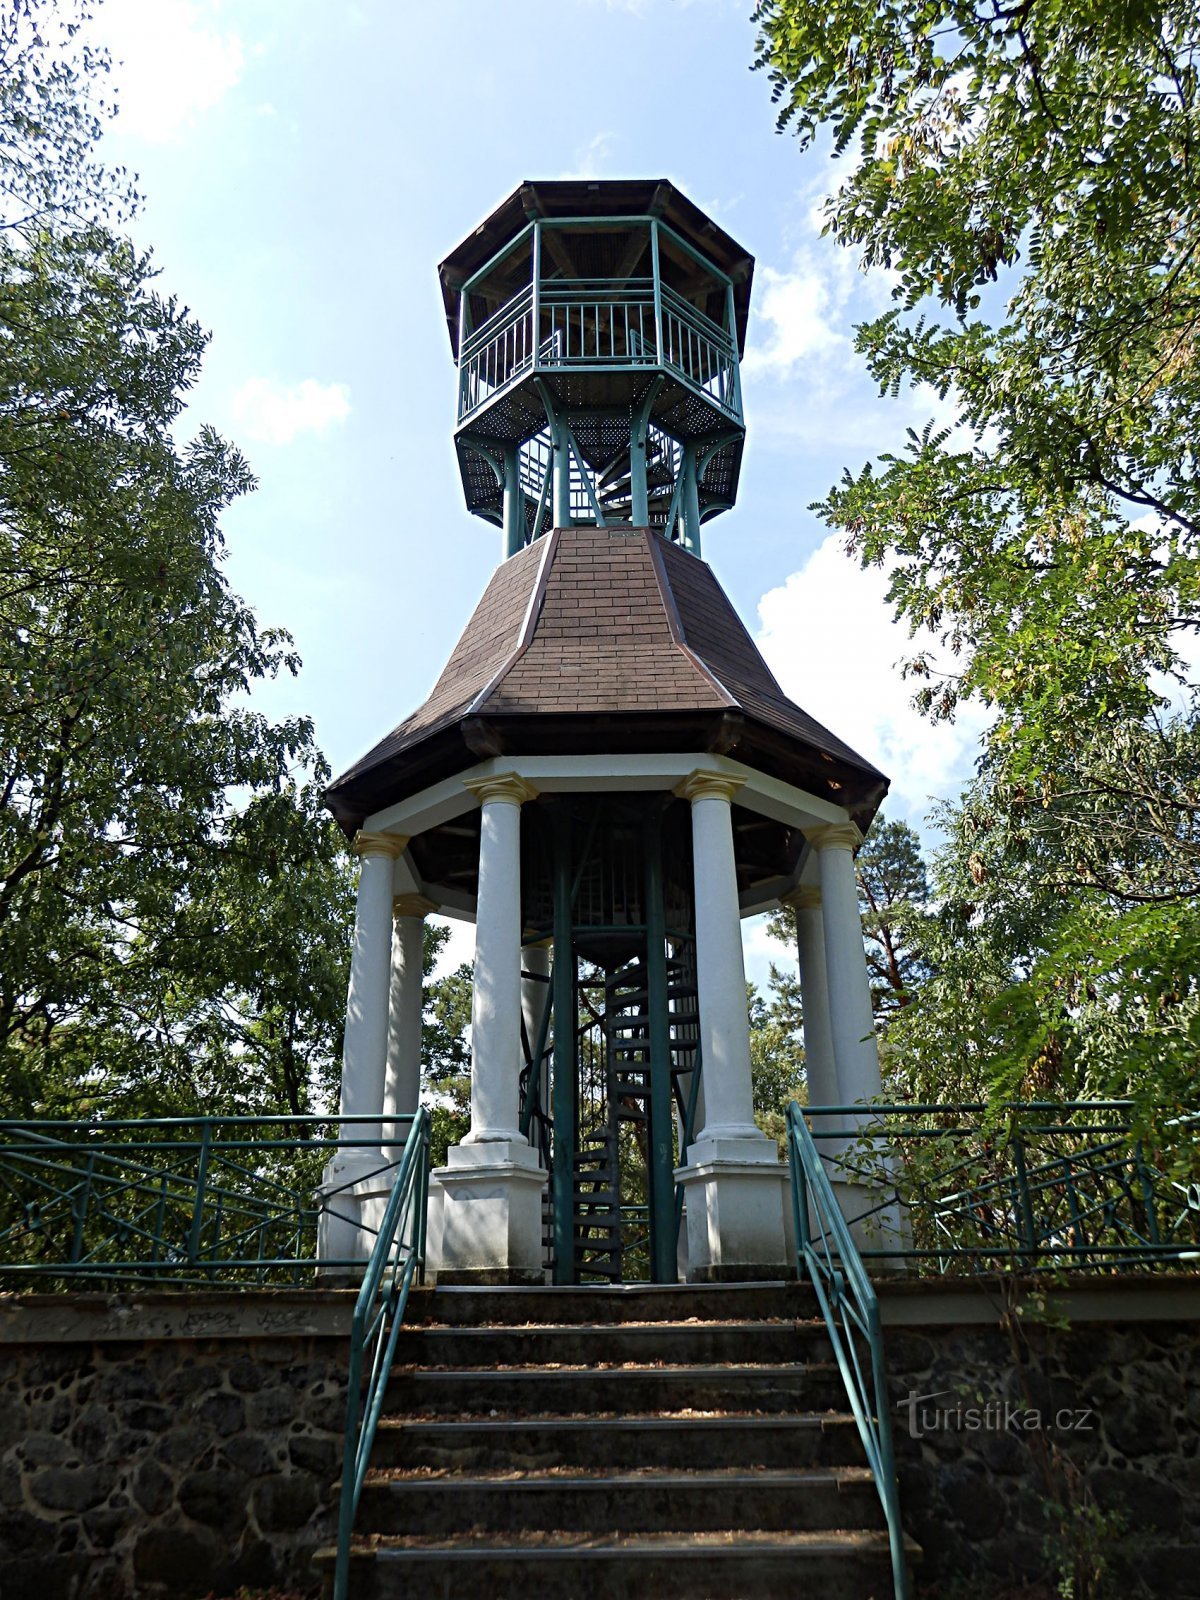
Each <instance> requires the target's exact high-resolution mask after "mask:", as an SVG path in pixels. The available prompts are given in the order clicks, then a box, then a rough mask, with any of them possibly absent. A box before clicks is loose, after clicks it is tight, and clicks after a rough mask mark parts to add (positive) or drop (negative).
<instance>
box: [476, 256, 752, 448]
mask: <svg viewBox="0 0 1200 1600" xmlns="http://www.w3.org/2000/svg"><path fill="white" fill-rule="evenodd" d="M644 366H662V367H665V368H667V370H668V371H670V372H671V373H672V374H673V375H674V376H675V377H677V378H679V379H681V380H682V381H683V382H684V383H685V384H686V385H687V386H688V387H689V388H691V389H692V390H693V391H694V392H695V393H696V394H697V395H699V396H701V397H702V398H703V399H705V400H709V401H711V402H712V403H713V404H715V405H716V406H717V407H719V409H720V410H721V411H722V412H723V413H724V414H725V415H726V416H727V417H729V418H730V419H731V420H732V421H735V422H738V423H740V422H741V417H742V402H741V389H740V385H739V377H738V357H737V346H736V345H735V344H734V342H733V340H732V339H731V337H730V336H729V334H728V333H727V332H726V330H725V329H723V328H721V327H719V326H718V324H717V323H715V322H713V321H712V320H711V318H709V317H707V316H706V315H705V314H704V312H703V311H700V310H699V309H698V308H697V307H696V306H694V305H692V303H691V302H690V301H689V300H685V299H684V297H683V296H682V295H680V294H677V293H675V291H674V290H673V289H671V288H669V287H668V286H667V285H666V284H663V285H662V286H661V296H660V299H659V301H658V303H657V304H656V299H655V293H654V280H653V279H652V278H646V279H631V278H620V279H601V278H589V279H557V278H545V279H543V280H542V281H541V282H540V284H539V285H538V289H537V293H536V294H535V293H534V291H533V289H532V288H531V287H528V288H522V289H520V290H519V291H518V292H517V293H516V294H515V295H513V297H512V298H511V299H510V300H508V301H507V302H506V303H505V304H504V305H502V306H500V307H499V309H498V310H496V311H494V312H493V313H492V315H491V316H490V317H489V318H488V319H487V321H486V322H483V323H481V324H480V326H479V327H478V328H476V329H474V330H473V331H472V332H471V333H470V334H468V335H467V337H466V338H465V339H464V340H463V343H462V347H461V349H460V351H459V393H458V420H459V422H460V423H461V422H465V421H466V419H467V418H468V417H470V416H472V415H473V414H474V413H475V412H476V411H478V410H479V409H480V407H482V406H483V405H485V404H486V403H487V402H488V401H489V400H491V399H493V398H494V397H495V396H496V395H498V394H499V393H500V392H501V391H502V390H505V389H507V388H508V386H509V385H510V384H512V383H515V382H516V381H517V380H518V379H520V378H522V377H524V376H525V375H526V374H527V373H531V372H547V373H550V372H554V371H557V370H562V369H565V368H578V367H588V368H591V369H595V370H598V371H606V370H612V371H617V370H621V369H625V368H629V367H644Z"/></svg>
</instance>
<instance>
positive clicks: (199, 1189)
mask: <svg viewBox="0 0 1200 1600" xmlns="http://www.w3.org/2000/svg"><path fill="white" fill-rule="evenodd" d="M211 1147H212V1123H211V1122H210V1121H209V1120H208V1118H207V1117H205V1119H204V1121H203V1122H202V1123H201V1125H200V1161H199V1164H198V1166H197V1169H196V1201H195V1204H194V1206H193V1207H192V1225H191V1227H190V1228H189V1229H188V1263H189V1265H194V1264H195V1262H196V1261H198V1260H199V1258H200V1236H201V1231H202V1229H203V1226H204V1186H205V1184H206V1183H207V1182H208V1157H209V1151H210V1149H211Z"/></svg>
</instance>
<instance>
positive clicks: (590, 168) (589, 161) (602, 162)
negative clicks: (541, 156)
mask: <svg viewBox="0 0 1200 1600" xmlns="http://www.w3.org/2000/svg"><path fill="white" fill-rule="evenodd" d="M612 148H613V135H612V133H611V132H610V131H609V130H608V129H607V128H606V129H604V130H602V131H601V132H600V133H596V134H593V135H592V137H591V138H590V139H589V140H588V142H587V143H586V144H581V145H580V146H579V148H578V149H577V150H576V152H575V154H574V156H573V157H572V159H571V167H570V170H569V171H567V172H560V173H559V174H558V176H559V178H560V179H568V178H600V177H603V175H604V168H605V167H606V166H607V164H608V162H609V160H610V158H611V156H612Z"/></svg>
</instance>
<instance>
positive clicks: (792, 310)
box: [742, 250, 850, 378]
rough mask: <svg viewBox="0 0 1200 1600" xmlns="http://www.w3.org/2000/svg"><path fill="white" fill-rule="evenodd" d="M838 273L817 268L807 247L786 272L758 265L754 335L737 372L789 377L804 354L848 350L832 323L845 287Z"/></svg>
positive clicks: (847, 342)
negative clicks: (759, 270) (761, 267)
mask: <svg viewBox="0 0 1200 1600" xmlns="http://www.w3.org/2000/svg"><path fill="white" fill-rule="evenodd" d="M840 278H841V274H839V273H836V272H830V271H828V270H826V269H824V268H823V266H822V265H821V264H820V263H819V262H818V261H817V259H816V258H815V257H814V256H813V254H812V253H811V252H810V251H807V250H799V251H797V252H796V256H795V258H794V260H793V262H792V267H791V270H790V271H788V272H779V271H777V270H776V269H775V268H774V267H764V268H763V269H762V271H761V272H760V274H759V282H758V286H757V289H756V292H755V302H756V308H755V314H754V337H753V339H752V340H751V343H750V347H749V349H748V350H747V351H746V356H745V360H744V361H743V362H742V370H743V372H745V373H746V374H747V375H748V376H751V377H753V376H756V375H758V374H766V375H769V376H771V377H774V378H789V377H791V376H792V373H793V371H794V369H795V368H796V366H797V365H798V364H799V363H800V362H801V361H803V360H804V359H805V358H806V357H808V356H813V355H828V354H829V353H830V352H831V351H841V352H842V354H843V356H846V355H848V354H849V352H850V340H849V338H848V337H847V335H846V333H845V332H844V331H842V329H841V328H840V327H839V326H838V323H839V322H840V318H841V311H842V307H843V306H844V305H845V302H846V298H847V290H846V288H845V286H844V284H843V283H842V282H841V281H839V280H840Z"/></svg>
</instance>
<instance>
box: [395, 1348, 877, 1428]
mask: <svg viewBox="0 0 1200 1600" xmlns="http://www.w3.org/2000/svg"><path fill="white" fill-rule="evenodd" d="M844 1406H845V1393H844V1390H843V1387H842V1379H841V1375H840V1373H839V1372H838V1369H837V1367H836V1366H834V1365H833V1364H832V1363H828V1362H812V1363H790V1362H789V1363H787V1364H783V1365H768V1364H756V1365H752V1366H741V1367H734V1366H728V1365H725V1366H681V1367H670V1366H664V1367H655V1366H619V1367H608V1368H604V1367H581V1366H564V1367H541V1366H527V1367H517V1366H510V1367H497V1368H492V1369H487V1370H479V1369H475V1368H470V1367H442V1368H436V1369H434V1370H431V1371H430V1370H424V1369H422V1368H419V1367H418V1368H412V1369H408V1370H406V1371H403V1372H396V1371H394V1370H393V1373H392V1377H391V1380H390V1382H389V1383H388V1387H387V1394H386V1396H385V1400H384V1407H383V1410H384V1413H385V1414H386V1415H391V1416H396V1415H401V1416H407V1417H423V1416H427V1415H437V1416H448V1415H460V1416H485V1417H486V1416H488V1415H489V1414H492V1413H495V1414H496V1415H500V1414H501V1413H504V1414H506V1415H510V1416H512V1415H515V1416H525V1417H530V1416H539V1415H542V1416H546V1415H550V1416H555V1415H557V1416H581V1417H582V1418H584V1419H585V1421H584V1424H583V1425H586V1418H587V1417H589V1416H592V1415H595V1414H597V1413H601V1414H607V1415H613V1416H629V1415H631V1414H641V1413H646V1412H654V1411H657V1412H660V1413H666V1412H681V1411H704V1412H726V1411H768V1412H773V1413H776V1414H778V1413H781V1412H822V1411H840V1410H842V1409H843V1408H844Z"/></svg>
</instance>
